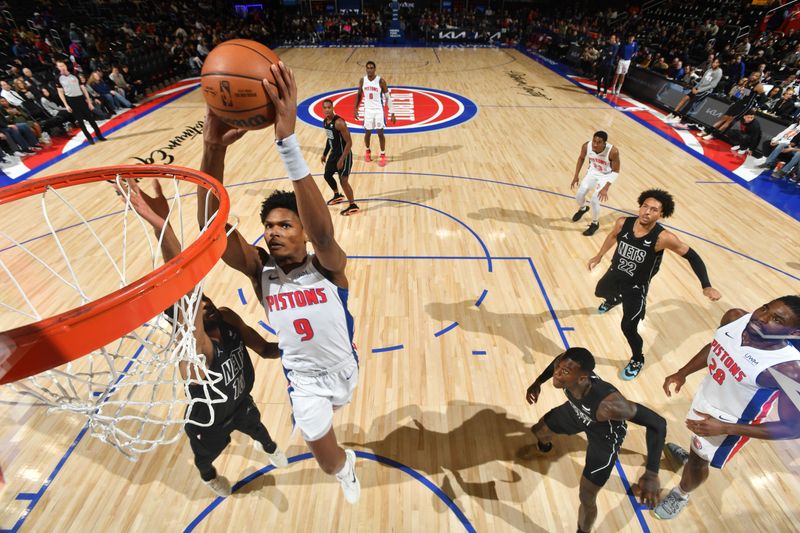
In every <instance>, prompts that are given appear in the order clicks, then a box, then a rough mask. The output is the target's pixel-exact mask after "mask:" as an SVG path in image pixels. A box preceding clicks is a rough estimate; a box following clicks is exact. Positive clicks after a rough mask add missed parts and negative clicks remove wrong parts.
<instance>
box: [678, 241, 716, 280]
mask: <svg viewBox="0 0 800 533" xmlns="http://www.w3.org/2000/svg"><path fill="white" fill-rule="evenodd" d="M683 258H684V259H686V260H687V261H689V264H690V265H691V266H692V270H694V275H695V276H697V279H699V280H700V284H701V285H702V286H703V288H704V289H707V288H708V287H711V281H709V279H708V272H707V271H706V265H705V263H703V260H702V259H700V256H699V255H697V252H695V251H694V250H692V249H691V248H689V251H688V252H686V253H685V254H683Z"/></svg>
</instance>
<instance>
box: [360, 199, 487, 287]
mask: <svg viewBox="0 0 800 533" xmlns="http://www.w3.org/2000/svg"><path fill="white" fill-rule="evenodd" d="M356 200H357V201H359V202H393V203H398V204H407V205H414V206H417V207H422V208H424V209H430V210H431V211H433V212H435V213H439V214H440V215H444V216H446V217H447V218H449V219H451V220H454V221H455V222H457V223H458V224H460V225H461V226H463V227H464V228H465V229H466V230H467V231H468V232H470V233H471V234H472V236H473V237H475V239H477V241H478V244H480V246H481V248H483V253H484V254H485V259H486V263H487V265H488V268H489V272H491V271H492V256H491V254H490V253H489V249H488V248H487V247H486V243H485V242H483V239H481V238H480V236H478V234H477V233H476V232H475V230H473V229H472V228H471V227H469V226H468V225H467V224H466V223H465V222H464V221H462V220H459V219H458V218H456V217H455V216H453V215H451V214H450V213H448V212H446V211H442V210H441V209H436V208H435V207H431V206H429V205H425V204H421V203H418V202H410V201H408V200H395V199H393V198H357V199H356Z"/></svg>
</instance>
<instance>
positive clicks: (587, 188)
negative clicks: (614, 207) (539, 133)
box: [570, 131, 619, 237]
mask: <svg viewBox="0 0 800 533" xmlns="http://www.w3.org/2000/svg"><path fill="white" fill-rule="evenodd" d="M587 155H588V156H589V169H588V170H587V171H586V175H585V176H584V177H583V179H582V180H581V182H580V187H578V192H577V193H576V194H575V201H577V202H578V211H576V212H575V214H574V215H572V221H573V222H577V221H579V220H580V219H581V217H582V216H583V215H584V214H585V213H586V212H587V211H588V210H589V206H591V208H592V223H591V224H589V227H588V228H586V230H585V231H584V232H583V234H584V235H586V236H587V237H589V236H591V235H594V234H595V232H596V231H597V230H598V228H599V227H600V202H605V201H606V200H608V190H609V189H610V188H611V184H612V183H614V181H616V179H617V177H618V176H619V150H618V149H617V147H616V146H614V145H612V144H609V143H608V133H606V132H604V131H596V132H595V133H594V135H592V140H591V141H589V142H585V143H583V146H582V147H581V154H580V155H579V156H578V164H577V165H576V167H575V176H573V178H572V183H571V184H570V188H572V189H574V188H575V187H576V186H577V185H578V173H579V172H580V171H581V168H582V167H583V162H584V161H586V156H587ZM587 194H588V195H589V200H587V199H586V195H587Z"/></svg>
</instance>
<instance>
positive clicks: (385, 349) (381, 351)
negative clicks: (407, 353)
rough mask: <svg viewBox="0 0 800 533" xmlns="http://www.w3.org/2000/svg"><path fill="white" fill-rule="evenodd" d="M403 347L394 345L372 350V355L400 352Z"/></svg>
mask: <svg viewBox="0 0 800 533" xmlns="http://www.w3.org/2000/svg"><path fill="white" fill-rule="evenodd" d="M403 348H404V346H403V345H402V344H395V345H394V346H387V347H386V348H373V349H372V353H384V352H393V351H395V350H402V349H403Z"/></svg>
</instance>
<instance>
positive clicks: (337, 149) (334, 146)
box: [322, 99, 360, 216]
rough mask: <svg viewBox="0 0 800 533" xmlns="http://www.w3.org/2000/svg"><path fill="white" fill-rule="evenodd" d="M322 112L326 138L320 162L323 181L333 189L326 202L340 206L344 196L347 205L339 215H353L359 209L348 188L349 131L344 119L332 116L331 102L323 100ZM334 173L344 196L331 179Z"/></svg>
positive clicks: (351, 141) (351, 166) (349, 163)
mask: <svg viewBox="0 0 800 533" xmlns="http://www.w3.org/2000/svg"><path fill="white" fill-rule="evenodd" d="M322 111H323V112H324V113H325V121H324V122H323V123H322V127H323V128H324V129H325V135H326V137H327V141H326V142H325V151H324V152H323V153H322V162H323V163H325V181H326V182H327V184H328V185H330V187H331V189H333V198H331V199H330V200H328V205H336V204H340V203H342V202H344V198H345V196H346V197H347V201H348V202H349V205H348V206H347V207H345V208H344V209H343V210H342V212H341V214H342V215H343V216H350V215H354V214H356V213H358V212H359V211H360V209H359V207H358V206H357V205H356V201H355V198H354V197H353V187H351V186H350V169H351V168H353V151H352V148H353V139H352V138H351V137H350V130H348V129H347V124H346V123H345V121H344V119H342V118H341V117H339V116H337V115H336V114H334V112H333V101H332V100H328V99H326V100H323V102H322ZM326 160H327V162H326ZM335 172H338V173H339V181H340V182H341V183H342V190H344V196H342V194H341V193H340V192H339V187H338V186H337V185H336V180H335V179H334V178H333V174H334V173H335Z"/></svg>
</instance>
